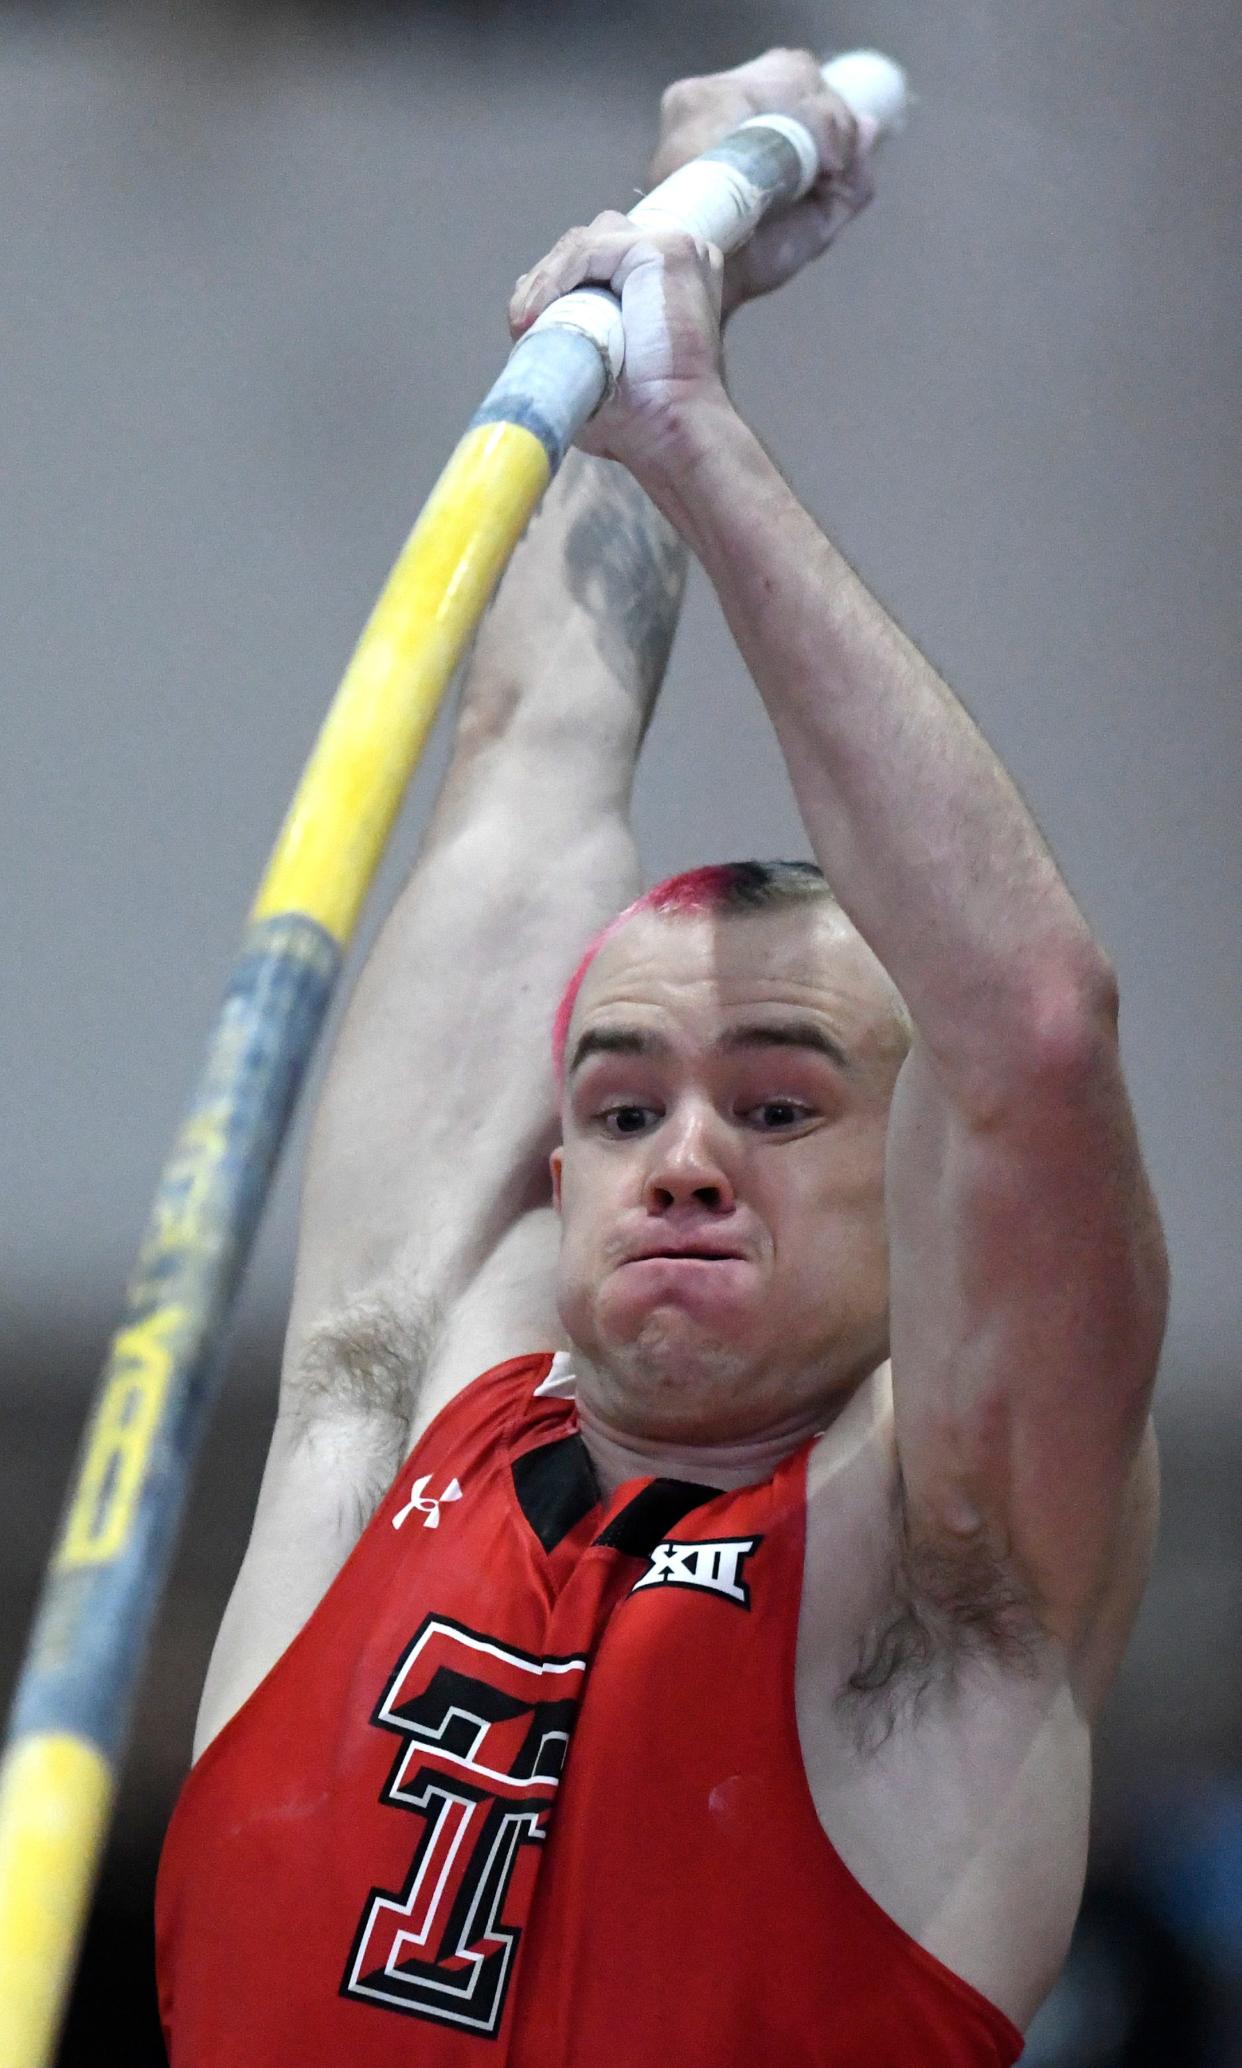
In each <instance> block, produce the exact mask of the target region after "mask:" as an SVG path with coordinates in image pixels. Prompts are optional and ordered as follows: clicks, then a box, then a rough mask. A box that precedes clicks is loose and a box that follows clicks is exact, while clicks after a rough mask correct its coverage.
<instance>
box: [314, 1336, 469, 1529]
mask: <svg viewBox="0 0 1242 2068" xmlns="http://www.w3.org/2000/svg"><path fill="white" fill-rule="evenodd" d="M442 1327H443V1321H442V1317H441V1316H440V1315H439V1313H438V1311H434V1310H433V1303H430V1302H427V1303H424V1304H423V1305H422V1306H420V1307H418V1308H416V1309H414V1310H413V1311H406V1310H399V1309H398V1308H397V1307H396V1306H395V1305H394V1304H393V1303H392V1302H391V1301H390V1300H386V1299H382V1298H378V1297H376V1298H372V1299H370V1300H368V1301H366V1302H364V1303H360V1304H358V1305H357V1306H355V1307H353V1308H352V1309H350V1310H349V1311H348V1312H347V1313H345V1314H342V1315H338V1316H336V1317H335V1318H334V1319H333V1320H332V1321H331V1322H329V1323H325V1324H324V1325H323V1326H321V1327H319V1328H317V1329H316V1330H315V1331H314V1332H313V1333H312V1334H311V1336H310V1337H308V1339H307V1341H306V1343H305V1344H304V1345H303V1347H302V1350H301V1352H300V1354H299V1356H298V1359H297V1363H296V1365H295V1366H294V1367H293V1368H291V1369H290V1370H287V1371H286V1373H285V1376H284V1380H283V1383H282V1386H281V1403H280V1412H281V1417H282V1420H283V1421H284V1423H285V1426H286V1428H287V1429H288V1430H289V1432H290V1434H291V1436H293V1437H294V1438H295V1440H297V1441H299V1442H301V1443H302V1444H304V1445H307V1446H311V1445H315V1446H320V1445H326V1446H328V1447H329V1448H333V1449H340V1448H341V1447H344V1449H345V1450H346V1451H347V1453H348V1456H349V1459H350V1461H351V1463H352V1467H353V1476H354V1477H355V1478H357V1476H358V1474H359V1472H361V1474H362V1477H363V1478H364V1479H365V1482H366V1484H365V1487H363V1486H361V1485H359V1487H358V1489H357V1491H358V1494H359V1498H360V1502H361V1506H362V1507H363V1508H364V1509H365V1508H366V1506H367V1504H368V1503H369V1502H371V1498H372V1494H373V1493H374V1503H372V1505H374V1504H377V1503H378V1501H379V1500H380V1499H382V1497H383V1494H384V1492H385V1491H386V1490H387V1488H388V1486H389V1485H391V1483H392V1480H393V1477H394V1475H395V1474H396V1472H397V1471H398V1469H399V1468H400V1465H401V1461H402V1459H403V1458H404V1457H405V1454H406V1451H407V1449H408V1447H409V1436H410V1431H411V1429H412V1427H413V1424H414V1417H415V1414H416V1412H417V1409H418V1403H419V1396H420V1392H421V1389H422V1383H423V1377H424V1374H425V1372H426V1370H427V1367H428V1365H429V1363H430V1360H431V1355H432V1352H433V1350H434V1348H435V1345H436V1342H437V1341H438V1339H439V1336H440V1333H441V1331H442Z"/></svg>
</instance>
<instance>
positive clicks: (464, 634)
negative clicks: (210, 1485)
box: [0, 51, 906, 2068]
mask: <svg viewBox="0 0 1242 2068" xmlns="http://www.w3.org/2000/svg"><path fill="white" fill-rule="evenodd" d="M824 77H825V79H826V80H827V82H828V84H829V85H830V86H832V87H834V88H835V90H836V91H837V92H838V93H839V94H840V95H841V96H842V98H843V99H844V100H845V101H847V102H848V104H849V105H850V106H851V108H852V109H853V110H854V112H855V113H856V114H870V115H873V116H874V117H875V118H876V120H877V121H878V123H879V124H880V129H881V132H883V131H884V130H886V129H893V128H897V127H899V126H900V124H901V120H902V117H903V114H904V110H905V103H906V89H905V80H904V77H903V75H902V73H901V71H900V70H899V68H898V67H897V66H896V65H894V64H892V63H891V61H890V60H889V59H887V58H883V57H880V56H878V55H877V54H876V53H875V52H872V51H856V52H853V53H850V54H848V55H846V56H844V57H840V58H837V59H835V60H833V61H832V62H831V63H830V64H827V65H825V67H824ZM816 171H817V162H816V149H815V145H814V142H813V140H812V138H811V136H810V134H809V132H808V131H807V130H806V129H805V128H803V126H802V125H801V124H800V123H798V122H796V121H794V120H792V119H791V118H788V117H785V116H775V115H765V116H759V117H756V118H755V119H754V120H753V121H751V122H747V123H744V124H743V125H742V127H741V128H740V129H738V130H736V131H735V132H734V134H733V135H732V136H730V137H729V138H727V139H726V140H725V141H724V142H723V143H721V144H720V145H718V146H717V147H716V148H715V149H713V150H711V151H709V152H707V153H706V154H705V155H704V156H703V157H702V158H698V159H696V160H695V161H694V162H693V163H692V164H690V165H686V166H683V167H682V168H681V169H680V170H679V171H677V172H675V173H673V174H672V175H671V177H670V178H669V179H667V180H665V181H663V182H662V184H661V185H660V186H658V187H656V188H654V189H653V190H652V192H651V193H650V194H648V195H646V196H645V197H644V199H643V200H642V201H640V202H639V203H638V205H637V206H636V207H635V208H632V209H631V210H630V217H631V220H633V221H636V222H640V223H643V222H646V223H650V224H652V225H659V226H661V227H671V226H679V227H682V228H687V229H692V230H694V231H695V232H696V233H697V234H698V235H700V236H702V237H704V238H707V239H709V240H710V241H711V242H713V243H716V244H718V245H719V246H720V247H721V249H722V250H724V251H731V250H733V249H735V248H736V246H737V245H739V244H741V243H743V242H744V241H745V240H746V238H747V237H749V236H750V234H751V232H752V231H753V230H754V228H755V226H756V224H757V223H758V222H759V220H760V218H761V217H762V216H763V215H764V214H765V213H766V212H767V211H768V209H770V208H772V207H774V206H780V205H787V204H789V203H790V202H792V201H794V200H796V199H798V198H799V197H800V195H802V194H803V193H805V192H806V190H807V188H808V187H809V186H810V184H811V181H812V180H813V179H814V177H815V174H816ZM623 351H624V338H623V334H622V330H621V313H620V305H619V303H618V302H617V300H616V299H615V297H614V296H612V295H611V294H608V293H606V292H605V291H603V290H601V289H598V288H582V289H578V290H576V291H575V292H574V293H573V294H569V295H566V296H564V297H563V298H562V299H561V300H560V301H559V302H557V303H556V304H555V305H554V307H553V308H552V309H549V310H547V311H545V313H544V314H543V315H542V316H541V317H540V318H539V320H538V321H537V322H536V323H535V324H533V325H532V326H531V328H530V330H529V331H528V332H527V333H526V335H525V336H524V337H523V338H522V339H521V341H520V343H519V344H518V345H517V346H515V348H514V350H513V352H512V354H511V356H510V358H509V362H508V364H507V366H506V368H505V370H504V372H503V373H502V375H501V377H500V379H499V380H498V381H497V383H496V385H495V386H494V387H493V388H492V390H491V392H490V394H489V395H488V396H487V398H486V400H485V401H484V403H483V406H482V408H481V409H480V410H479V411H478V413H477V415H476V416H475V418H474V420H473V422H472V424H471V425H470V428H469V429H468V430H467V432H466V434H465V437H464V438H463V439H462V440H461V443H460V444H459V445H458V447H457V449H456V451H455V452H454V453H453V455H452V458H451V459H450V460H449V463H448V465H447V467H446V468H445V470H444V472H443V474H442V475H441V477H440V479H439V481H438V483H437V484H436V487H435V488H434V490H433V491H432V494H431V498H430V500H429V501H428V503H427V505H426V508H425V509H424V510H423V513H422V515H421V516H420V518H419V520H418V523H417V524H416V526H415V528H414V531H413V532H412V534H411V536H410V538H409V540H408V541H407V543H406V546H405V548H404V550H403V551H402V553H401V556H400V558H399V560H398V561H397V564H396V566H395V568H394V569H393V572H392V574H391V576H390V577H389V580H388V583H387V585H386V587H385V588H384V590H383V592H382V594H381V596H380V599H379V602H378V603H377V604H376V606H375V609H374V611H373V612H372V615H371V617H370V620H369V621H368V623H367V625H366V628H365V630H364V631H363V634H362V638H361V640H360V641H359V643H358V647H357V650H356V652H355V653H354V656H353V659H352V660H351V661H350V664H349V667H348V669H347V670H346V673H345V677H344V680H343V681H342V683H341V686H340V689H339V690H338V692H337V695H336V697H335V699H334V701H333V703H332V705H331V708H330V710H329V712H328V716H327V718H326V720H325V722H324V725H323V729H322V731H321V732H320V735H319V738H318V740H317V742H316V744H315V748H314V750H313V752H312V754H311V758H310V760H309V762H308V763H307V766H306V769H305V771H304V773H303V776H302V780H301V782H300V784H299V785H298V789H297V793H296V795H295V797H294V800H293V803H292V806H291V807H290V810H289V814H288V816H287V818H286V820H285V823H284V826H283V828H282V829H281V833H280V837H279V839H278V841H277V843H276V847H275V849H274V851H273V854H272V857H271V860H270V862H269V864H268V868H267V872H266V874H265V875H264V877H263V881H262V883H261V884H260V886H259V891H258V895H257V897H256V899H255V903H254V906H253V908H252V910H251V913H250V919H249V924H248V927H247V930H246V933H245V935H244V938H243V941H242V947H241V954H240V957H239V959H238V962H237V964H236V966H235V968H234V971H233V975H232V979H231V981H230V984H229V986H228V990H227V993H226V996H225V1000H224V1005H223V1008H222V1010H221V1013H220V1017H219V1020H218V1022H217V1024H216V1027H215V1030H214V1032H213V1034H212V1037H211V1040H210V1043H209V1045H208V1050H207V1056H206V1061H205V1064H204V1067H203V1071H202V1075H201V1077H200V1079H199V1082H198V1085H197V1088H196V1090H195V1092H194V1095H193V1098H192V1100H191V1102H190V1107H189V1111H188V1112H187V1114H186V1117H185V1119H184V1121H183V1122H182V1125H181V1128H180V1131H179V1132H178V1134H177V1137H176V1139H175V1141H174V1144H173V1148H172V1153H171V1155H170V1157H169V1159H168V1162H167V1163H166V1164H165V1166H164V1170H163V1173H162V1175H161V1177H160V1181H159V1185H158V1187H157V1190H156V1194H155V1200H154V1203H153V1205H152V1209H151V1214H150V1218H149V1220H148V1222H147V1226H146V1230H145V1232H144V1234H143V1237H142V1242H141V1245H140V1248H139V1251H138V1258H137V1262H136V1264H135V1267H134V1270H133V1274H132V1276H131V1278H130V1281H129V1285H128V1288H127V1291H126V1296H125V1304H124V1309H123V1315H122V1320H121V1325H120V1327H119V1329H118V1331H117V1333H116V1335H115V1336H114V1337H113V1339H112V1343H111V1346H110V1350H109V1354H108V1358H107V1362H106V1363H105V1366H104V1370H103V1374H102V1377H101V1379H100V1382H99V1387H98V1391H97V1393H96V1396H95V1400H94V1403H93V1406H92V1410H91V1415H90V1420H89V1423H88V1425H87V1429H86V1433H85V1437H84V1440H83V1445H82V1450H81V1454H80V1458H79V1461H78V1466H77V1474H76V1478H75V1480H74V1483H73V1486H72V1488H71V1491H70V1494H69V1497H68V1501H67V1503H66V1507H65V1513H64V1517H63V1520H62V1523H61V1527H60V1532H59V1536H58V1539H57V1543H56V1547H55V1550H54V1551H53V1554H52V1558H51V1561H50V1563H49V1567H48V1571H47V1575H46V1579H45V1582H44V1587H43V1592H42V1596H41V1599H40V1602H39V1607H38V1611H37V1614H36V1618H35V1624H34V1629H33V1632H32V1634H31V1639H30V1644H29V1648H28V1652H27V1656H26V1661H25V1664H24V1667H23V1670H22V1673H21V1677H20V1679H19V1682H18V1686H17V1690H16V1695H15V1699H14V1705H13V1711H12V1716H11V1719H10V1726H9V1736H8V1741H7V1746H6V1750H5V1753H4V1758H3V1763H2V1764H0V2068H47V2064H48V2063H49V2062H50V2061H51V2058H52V2054H53V2051H54V2048H55V2045H56V2039H57V2035H58V2033H59V2030H60V2025H61V2021H62V2017H63V2013H64V2008H65V2004H66V2001H67V1997H68V1993H69V1989H70V1986H71V1983H72V1980H73V1972H74V1967H75V1964H76V1959H77V1952H78V1947H79V1944H80V1941H81V1937H82V1933H83V1930H84V1928H85V1922H86V1915H87V1910H88V1907H89V1902H90V1896H91V1891H92V1888H93V1886H94V1881H95V1876H96V1872H97V1868H98V1863H99V1858H100V1855H101V1853H102V1849H103V1844H104V1840H105V1837H106V1835H107V1830H108V1823H109V1818H110V1813H111V1808H112V1801H113V1796H114V1793H115V1787H116V1775H117V1769H118V1764H119V1761H120V1758H121V1756H122V1753H123V1750H124V1742H125V1737H126V1733H127V1730H128V1725H129V1719H130V1712H131V1709H132V1705H133V1696H134V1690H135V1686H136V1682H137V1678H138V1674H139V1672H140V1670H141V1666H142V1660H143V1656H144V1651H145V1646H146V1640H147V1635H148V1631H149V1629H150V1625H151V1620H152V1617H153V1615H154V1613H155V1609H156V1607H157V1604H158V1602H159V1599H160V1595H161V1592H162V1589H163V1584H164V1580H165V1576H166V1574H167V1569H168V1565H169V1561H170V1558H171V1555H172V1551H173V1547H174V1544H175V1540H176V1533H177V1527H178V1524H179V1522H180V1517H181V1511H182V1507H183V1505H184V1500H185V1494H186V1490H187V1486H188V1482H189V1476H190V1472H191V1469H192V1466H193V1462H194V1459H195V1456H196V1453H197V1447H198V1441H199V1437H200V1435H201V1433H202V1428H203V1423H204V1418H205V1415H206V1411H207V1408H208V1406H209V1404H210V1401H211V1399H212V1397H213V1392H214V1381H215V1377H216V1373H217V1371H218V1369H219V1365H220V1356H221V1347H222V1338H223V1333H224V1329H225V1326H226V1323H227V1320H228V1316H229V1313H230V1310H231V1307H232V1302H233V1298H234V1295H235V1293H236V1290H237V1286H238V1281H239V1279H240V1276H241V1272H242V1269H243V1266H244V1264H245V1261H246V1258H247V1256H248V1254H249V1251H250V1245H251V1242H252V1240H253V1237H254V1233H255V1229H256V1226H257V1224H258V1219H259V1215H260V1212H261V1210H262V1207H263V1203H264V1200H265V1198H266V1195H267V1190H268V1186H269V1184H270V1182H271V1178H272V1173H273V1170H274V1168H275V1163H276V1158H277V1154H278V1152H279V1149H280V1144H281V1141H282V1138H283V1136H284V1132H285V1128H286V1126H287V1124H288V1121H289V1116H290V1114H291V1112H292V1110H293V1105H294V1101H295V1099H296V1097H297V1092H298V1087H299V1085H300V1083H301V1080H302V1075H303V1072H304V1070H305V1067H306V1063H307V1060H308V1058H309V1056H310V1053H311V1049H312V1047H313V1045H314V1041H315V1036H316V1034H317V1032H318V1029H319V1026H320V1023H321V1022H322V1020H323V1016H324V1012H325V1010H326V1008H327V1005H328V1001H329V999H330V997H331V995H332V988H333V985H334V983H335V981H336V978H337V975H338V973H339V970H340V967H341V962H342V959H343V956H344V952H345V949H346V946H347V944H348V941H349V938H350V935H351V933H352V931H353V928H354V923H355V921H356V919H357V917H358V913H359V910H360V908H361V905H362V902H363V899H364V898H365V896H366V893H367V890H368V888H369V886H370V883H371V879H372V877H373V876H374V874H375V871H376V868H377V867H378V864H379V861H380V857H381V855H382V854H383V851H384V847H385V844H386V842H387V839H388V835H389V832H390V830H391V828H392V824H393V820H394V818H395V817H396V814H397V810H398V808H399V806H400V803H401V799H402V797H403V795H404V793H405V790H406V786H407V784H408V782H409V779H410V776H411V774H412V773H413V770H414V767H415V765H416V763H417V761H418V757H419V754H420V753H421V751H422V747H423V744H424V742H425V740H426V738H427V734H428V733H429V731H430V730H431V726H432V724H433V722H434V719H435V716H436V711H437V709H438V707H439V703H440V698H441V696H442V695H443V693H444V690H445V688H446V687H447V685H448V683H449V681H450V679H451V677H452V674H453V671H454V669H455V667H456V666H457V663H458V661H459V660H460V658H461V656H462V654H463V652H464V650H465V648H466V645H467V643H468V641H469V639H470V636H471V634H472V632H473V630H474V628H475V626H476V624H477V623H478V621H479V618H480V617H481V615H482V613H483V611H484V609H485V607H486V605H487V602H488V599H489V597H490V595H491V593H492V590H493V589H494V587H495V585H496V583H497V581H498V580H499V578H500V575H501V574H502V572H503V570H504V567H505V565H506V563H507V561H508V559H509V556H510V554H511V553H512V551H513V548H514V547H515V546H516V544H517V542H518V540H519V539H520V537H521V535H522V532H523V531H524V529H525V527H526V525H527V523H528V521H529V519H530V516H531V514H532V512H533V511H534V509H535V507H536V505H537V504H538V502H539V499H540V497H541V496H542V495H543V492H544V490H545V489H546V487H547V485H548V483H549V481H550V480H551V478H552V476H553V475H554V473H555V472H556V469H557V468H558V466H559V465H560V463H561V460H562V459H563V457H564V455H565V452H566V450H567V449H568V447H569V446H570V445H571V444H572V442H573V439H574V438H575V436H576V435H577V432H578V431H579V430H580V429H581V427H582V425H583V424H584V423H585V422H586V421H587V419H588V417H590V416H591V415H592V413H593V412H594V410H595V409H596V408H597V407H598V406H599V403H600V402H601V401H602V399H603V397H604V395H605V394H606V393H607V392H608V389H609V386H610V384H611V382H613V381H614V380H615V379H616V376H617V374H618V373H619V371H620V368H621V363H622V356H623Z"/></svg>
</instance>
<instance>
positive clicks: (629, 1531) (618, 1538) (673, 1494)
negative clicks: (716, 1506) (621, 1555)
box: [595, 1479, 721, 1558]
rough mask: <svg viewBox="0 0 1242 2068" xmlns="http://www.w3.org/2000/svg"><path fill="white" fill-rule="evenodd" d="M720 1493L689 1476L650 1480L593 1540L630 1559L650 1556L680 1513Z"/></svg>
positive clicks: (684, 1513)
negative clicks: (688, 1477) (701, 1484)
mask: <svg viewBox="0 0 1242 2068" xmlns="http://www.w3.org/2000/svg"><path fill="white" fill-rule="evenodd" d="M720 1492H721V1488H720V1487H718V1486H696V1485H695V1483H694V1481H693V1480H691V1479H653V1480H652V1482H651V1484H650V1486H645V1487H644V1488H643V1490H642V1492H641V1493H640V1494H635V1496H634V1498H633V1500H632V1501H627V1502H626V1504H625V1506H624V1508H623V1509H622V1510H621V1512H620V1514H619V1515H614V1516H613V1518H612V1521H611V1522H610V1523H609V1525H608V1527H607V1529H606V1530H601V1532H600V1534H599V1536H597V1537H596V1539H595V1541H596V1543H597V1544H607V1545H608V1546H609V1548H610V1549H611V1550H613V1551H625V1552H628V1553H629V1555H630V1557H631V1558H650V1556H651V1554H652V1552H653V1551H654V1550H655V1547H656V1545H657V1544H660V1543H662V1542H663V1541H664V1539H665V1537H666V1536H667V1535H668V1533H669V1531H670V1530H671V1529H673V1528H674V1527H675V1526H676V1524H677V1523H679V1522H680V1521H681V1519H682V1517H683V1515H688V1514H689V1513H690V1510H691V1509H692V1508H701V1507H702V1506H703V1503H704V1502H705V1501H714V1500H715V1498H716V1496H717V1494H718V1493H720Z"/></svg>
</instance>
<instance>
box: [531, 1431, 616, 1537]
mask: <svg viewBox="0 0 1242 2068" xmlns="http://www.w3.org/2000/svg"><path fill="white" fill-rule="evenodd" d="M513 1485H514V1488H515V1490H516V1493H517V1497H518V1500H519V1501H520V1503H521V1507H522V1513H523V1515H524V1516H525V1517H526V1520H527V1521H528V1522H529V1524H530V1526H531V1528H532V1529H533V1530H534V1532H535V1535H536V1536H537V1537H538V1539H539V1541H540V1543H541V1544H542V1545H543V1548H544V1550H545V1551H555V1549H556V1547H557V1545H558V1544H559V1543H560V1542H561V1540H562V1538H564V1537H567V1536H568V1535H569V1532H570V1530H571V1529H573V1528H575V1526H576V1525H577V1524H578V1523H580V1522H581V1521H582V1518H583V1516H584V1515H589V1514H590V1512H591V1510H592V1508H598V1507H599V1504H600V1501H601V1500H602V1498H603V1496H602V1495H601V1493H600V1489H599V1481H598V1480H597V1479H596V1477H595V1467H594V1466H593V1465H592V1463H591V1458H590V1453H589V1451H588V1450H587V1447H586V1445H585V1443H584V1442H583V1441H582V1438H581V1436H577V1435H574V1436H560V1437H558V1438H557V1440H556V1441H555V1443H545V1444H541V1445H540V1447H539V1449H538V1450H528V1451H527V1452H526V1453H525V1454H524V1455H523V1456H522V1457H520V1458H515V1459H514V1461H513Z"/></svg>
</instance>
